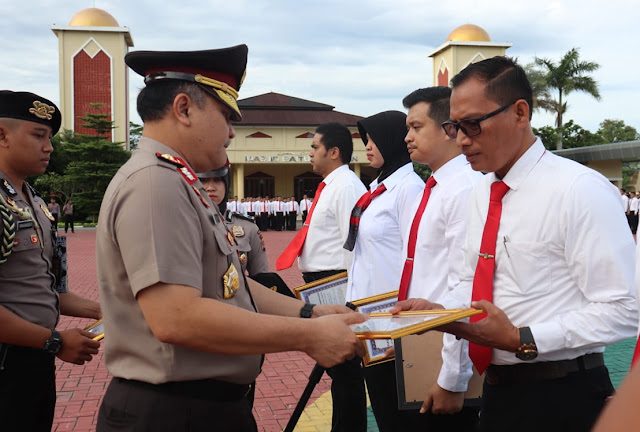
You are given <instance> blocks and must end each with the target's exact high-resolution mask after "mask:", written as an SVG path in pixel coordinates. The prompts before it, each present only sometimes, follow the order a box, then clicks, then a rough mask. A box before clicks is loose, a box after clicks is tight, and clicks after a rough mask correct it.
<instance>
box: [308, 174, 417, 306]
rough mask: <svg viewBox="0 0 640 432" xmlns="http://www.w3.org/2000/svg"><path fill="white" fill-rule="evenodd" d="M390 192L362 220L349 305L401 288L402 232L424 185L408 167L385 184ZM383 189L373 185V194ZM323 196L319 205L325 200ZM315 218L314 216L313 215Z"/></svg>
mask: <svg viewBox="0 0 640 432" xmlns="http://www.w3.org/2000/svg"><path fill="white" fill-rule="evenodd" d="M382 184H384V185H385V187H386V188H387V190H386V191H384V192H383V193H382V194H380V195H378V196H377V197H376V198H374V199H373V200H372V201H371V204H369V207H367V209H366V210H365V211H364V212H363V213H362V216H361V217H360V225H359V228H358V237H357V238H356V244H355V247H354V249H353V264H352V265H351V270H350V271H349V281H348V285H347V301H353V300H359V299H363V298H365V297H371V296H374V295H377V294H384V293H387V292H389V291H395V290H397V289H398V286H399V285H400V277H401V276H402V267H403V265H404V259H403V256H402V232H403V231H404V229H405V227H406V226H407V225H410V224H411V220H412V218H413V214H412V213H411V210H410V209H411V207H412V206H413V205H414V203H415V201H416V199H418V200H419V199H420V198H419V197H420V196H421V194H422V191H423V189H424V182H423V181H422V179H421V178H420V177H419V176H418V175H417V174H416V173H415V172H414V170H413V164H412V163H408V164H406V165H404V166H402V167H400V168H399V169H398V170H396V172H394V173H393V174H391V175H390V176H389V177H387V178H386V179H384V180H383V181H382ZM379 186H380V185H379V184H378V179H375V180H374V181H373V182H372V183H371V192H373V191H375V190H376V189H377V188H378V187H379ZM322 194H323V195H321V197H320V201H322V200H323V199H324V191H323V192H322ZM313 217H314V218H315V217H316V215H315V212H314V214H313Z"/></svg>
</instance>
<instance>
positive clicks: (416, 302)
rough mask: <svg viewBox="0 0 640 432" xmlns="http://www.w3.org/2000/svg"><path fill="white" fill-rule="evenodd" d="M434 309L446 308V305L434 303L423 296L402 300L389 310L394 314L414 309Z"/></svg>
mask: <svg viewBox="0 0 640 432" xmlns="http://www.w3.org/2000/svg"><path fill="white" fill-rule="evenodd" d="M432 309H444V306H442V305H440V304H438V303H432V302H430V301H429V300H426V299H422V298H410V299H407V300H402V301H399V302H398V303H396V305H395V306H394V307H393V308H391V310H389V312H390V313H392V314H397V313H398V312H402V311H412V310H432Z"/></svg>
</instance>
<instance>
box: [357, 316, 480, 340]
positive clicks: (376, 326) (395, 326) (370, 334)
mask: <svg viewBox="0 0 640 432" xmlns="http://www.w3.org/2000/svg"><path fill="white" fill-rule="evenodd" d="M480 313H482V311H481V310H479V309H474V308H467V309H435V310H422V311H405V312H399V313H397V314H395V315H392V314H390V313H372V314H371V315H369V320H367V321H365V322H363V323H360V324H351V325H350V326H349V327H351V329H352V330H353V331H354V332H355V334H356V336H358V338H359V339H362V340H365V339H398V338H401V337H404V336H409V335H411V334H417V333H421V332H424V331H427V330H430V329H432V328H435V327H439V326H441V325H444V324H448V323H450V322H454V321H458V320H461V319H463V318H468V317H470V316H473V315H477V314H480Z"/></svg>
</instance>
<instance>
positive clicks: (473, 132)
mask: <svg viewBox="0 0 640 432" xmlns="http://www.w3.org/2000/svg"><path fill="white" fill-rule="evenodd" d="M518 100H519V99H516V100H514V101H513V102H511V103H509V104H507V105H505V106H502V107H500V108H498V109H497V110H495V111H491V112H490V113H489V114H487V115H484V116H482V117H478V118H475V119H464V120H460V121H459V122H455V121H453V120H447V121H446V122H444V123H442V129H444V131H445V132H446V134H447V135H448V136H449V138H453V139H455V138H456V137H457V136H458V130H459V129H462V132H464V134H465V135H466V136H468V137H469V138H471V137H474V136H478V135H480V133H482V129H481V128H480V122H482V121H485V120H486V119H488V118H491V117H493V116H494V115H496V114H500V113H501V112H502V111H504V110H506V109H507V108H509V107H510V106H511V105H513V104H514V103H516V102H517V101H518Z"/></svg>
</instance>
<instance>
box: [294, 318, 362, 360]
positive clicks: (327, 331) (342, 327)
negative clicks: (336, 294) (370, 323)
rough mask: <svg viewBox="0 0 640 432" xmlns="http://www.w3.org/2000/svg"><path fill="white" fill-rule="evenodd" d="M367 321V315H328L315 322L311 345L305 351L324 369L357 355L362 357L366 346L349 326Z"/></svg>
mask: <svg viewBox="0 0 640 432" xmlns="http://www.w3.org/2000/svg"><path fill="white" fill-rule="evenodd" d="M365 320H366V316H365V315H362V314H359V313H355V312H352V313H350V314H333V315H326V316H323V317H320V318H318V319H315V320H313V322H314V324H315V325H314V333H313V334H311V335H310V338H309V345H308V347H307V348H306V349H305V350H304V351H305V352H306V353H307V354H308V355H309V356H310V357H311V358H313V359H314V360H315V361H316V362H318V364H319V365H320V366H322V367H324V368H329V367H332V366H335V365H337V364H341V363H344V362H345V361H346V360H350V359H352V358H353V357H354V356H356V355H357V356H359V357H362V356H363V355H364V346H363V345H362V342H360V340H359V339H358V338H357V337H356V334H355V333H354V332H353V330H351V329H350V328H349V327H347V326H348V325H349V324H358V323H361V322H364V321H365Z"/></svg>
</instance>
